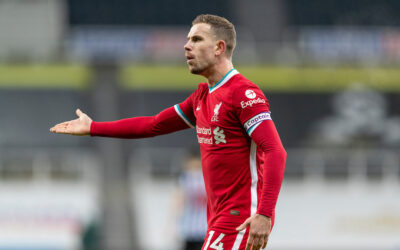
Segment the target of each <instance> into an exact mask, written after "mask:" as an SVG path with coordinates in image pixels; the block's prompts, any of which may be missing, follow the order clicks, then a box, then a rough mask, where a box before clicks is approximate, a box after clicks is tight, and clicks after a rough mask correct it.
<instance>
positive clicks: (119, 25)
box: [0, 0, 400, 250]
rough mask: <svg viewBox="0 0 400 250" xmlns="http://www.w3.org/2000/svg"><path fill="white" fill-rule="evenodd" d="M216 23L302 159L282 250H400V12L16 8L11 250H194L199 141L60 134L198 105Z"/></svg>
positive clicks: (187, 136) (2, 122) (67, 0)
mask: <svg viewBox="0 0 400 250" xmlns="http://www.w3.org/2000/svg"><path fill="white" fill-rule="evenodd" d="M201 13H211V14H218V15H221V16H224V17H227V18H228V19H229V20H231V21H232V22H233V23H234V24H235V25H236V27H237V33H238V46H237V48H236V51H235V55H234V58H233V60H234V64H235V68H236V69H237V70H238V71H239V72H241V73H242V74H244V75H245V76H246V77H247V78H249V79H250V80H252V81H253V82H255V83H256V84H258V85H259V86H260V87H261V88H262V89H263V90H264V92H265V94H266V96H267V98H268V99H269V101H270V106H271V111H272V118H273V120H274V122H275V124H276V126H277V128H278V131H279V133H280V136H281V139H282V141H283V144H284V146H285V148H286V150H287V152H288V160H287V165H286V173H285V180H284V183H283V186H282V190H281V195H280V198H279V200H278V205H277V211H276V214H277V220H276V224H275V227H274V231H273V233H272V235H271V237H270V241H269V249H273V250H275V249H276V250H283V249H289V250H290V249H315V250H319V249H335V250H336V249H363V250H364V249H374V250H377V249H380V250H381V249H397V250H398V249H400V71H399V66H400V15H399V13H400V1H396V0H380V1H378V0H349V1H344V0H335V1H334V0H325V1H318V0H252V1H244V0H229V1H228V0H225V1H223V0H202V1H186V0H165V1H160V0H147V1H138V0H115V1H109V0H0V117H1V118H0V180H1V181H0V249H38V250H39V249H40V250H44V249H51V250H53V249H57V250H58V249H68V250H69V249H72V250H75V249H107V250H108V249H111V250H120V249H121V250H124V249H139V250H158V249H160V250H161V249H163V250H165V249H167V250H168V249H169V250H175V249H181V248H182V246H183V244H184V242H185V241H186V240H187V239H186V238H185V237H186V235H185V234H184V233H182V216H183V215H182V214H181V213H180V211H183V210H184V209H182V205H184V202H182V200H181V199H180V198H179V197H182V195H181V194H182V192H184V191H187V190H189V188H187V187H186V188H185V186H183V188H182V185H180V184H181V183H182V181H181V180H182V179H184V178H183V177H182V176H183V175H184V174H183V173H184V170H185V169H187V168H186V167H187V164H188V162H193V161H192V160H191V159H192V157H193V155H194V154H193V152H198V145H197V142H196V136H195V131H193V130H185V131H181V132H178V133H175V134H172V135H165V136H161V137H157V138H152V139H141V140H119V139H105V138H89V137H72V136H65V135H55V134H51V133H50V132H49V128H50V127H51V126H53V125H54V124H56V123H59V122H62V121H65V120H70V119H75V117H76V116H75V110H76V108H81V109H82V110H83V111H84V112H86V113H87V114H89V116H91V118H92V119H94V120H96V121H106V120H115V119H120V118H126V117H131V116H143V115H154V114H156V113H158V112H159V111H161V110H162V109H164V108H167V107H170V106H172V105H174V104H176V103H179V102H181V101H183V100H184V99H185V98H186V97H187V96H188V95H189V94H190V93H191V92H192V91H193V90H195V89H196V88H197V84H198V83H199V82H201V81H204V80H203V79H202V78H201V77H198V76H193V75H191V74H190V73H189V72H188V70H187V67H186V63H185V58H184V50H183V45H184V43H185V41H186V36H187V33H188V31H189V29H190V27H191V21H192V20H193V19H194V17H195V16H197V15H198V14H201ZM191 164H192V163H191ZM185 166H186V167H185ZM199 185H201V184H199ZM185 189H187V190H185ZM199 197H200V195H199ZM198 201H199V204H201V198H199V199H198ZM203 205H204V204H203ZM196 214H197V213H196ZM199 216H201V215H199ZM194 220H195V219H194ZM196 224H197V225H201V223H198V222H196ZM198 231H199V232H200V234H201V228H200V229H199V230H198ZM185 232H188V230H185Z"/></svg>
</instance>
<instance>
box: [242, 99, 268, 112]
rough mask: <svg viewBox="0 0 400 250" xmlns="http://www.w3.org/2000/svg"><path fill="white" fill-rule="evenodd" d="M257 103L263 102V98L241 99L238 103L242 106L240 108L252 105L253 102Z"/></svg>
mask: <svg viewBox="0 0 400 250" xmlns="http://www.w3.org/2000/svg"><path fill="white" fill-rule="evenodd" d="M258 103H265V100H264V99H261V98H257V99H254V100H248V101H247V102H245V101H242V102H241V103H240V105H241V106H242V109H244V108H246V107H249V106H250V107H252V106H253V105H254V104H258Z"/></svg>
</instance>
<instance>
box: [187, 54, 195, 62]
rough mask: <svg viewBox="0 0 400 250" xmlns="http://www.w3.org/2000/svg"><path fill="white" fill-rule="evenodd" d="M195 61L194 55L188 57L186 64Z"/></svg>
mask: <svg viewBox="0 0 400 250" xmlns="http://www.w3.org/2000/svg"><path fill="white" fill-rule="evenodd" d="M193 59H194V56H193V55H186V62H188V63H189V62H190V61H191V60H193Z"/></svg>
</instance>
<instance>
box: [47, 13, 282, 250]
mask: <svg viewBox="0 0 400 250" xmlns="http://www.w3.org/2000/svg"><path fill="white" fill-rule="evenodd" d="M192 24H193V25H192V28H191V29H190V31H189V34H188V37H187V43H186V44H185V46H184V49H185V55H186V59H187V64H188V66H189V70H190V72H191V73H193V74H198V75H202V76H204V77H205V78H206V80H207V83H201V84H199V86H198V89H197V90H196V91H195V92H193V93H192V94H191V95H190V96H189V97H188V98H187V99H186V100H185V101H184V102H182V103H179V104H177V105H175V106H173V107H170V108H168V109H165V110H163V111H162V112H160V113H159V114H157V115H155V116H152V117H134V118H128V119H123V120H119V121H113V122H94V121H92V120H91V119H90V118H89V117H88V116H87V115H86V114H84V113H82V112H81V111H80V110H79V109H78V110H77V112H76V113H77V115H78V116H79V118H78V119H76V120H72V121H68V122H64V123H60V124H58V125H56V126H54V127H53V128H51V129H50V131H52V132H55V133H64V134H73V135H92V136H107V137H118V138H143V137H151V136H156V135H161V134H166V133H171V132H174V131H178V130H182V129H186V128H188V127H191V128H194V127H195V128H196V132H197V138H198V142H199V143H200V148H201V156H202V157H201V158H202V170H203V177H204V182H205V187H206V192H207V223H208V229H207V235H206V238H205V240H204V244H203V248H202V249H203V250H207V249H218V250H223V249H246V250H247V249H253V250H257V249H260V248H265V247H266V245H267V242H268V236H269V234H270V231H271V229H272V226H273V223H274V217H275V205H276V201H277V198H278V194H279V191H280V187H281V183H282V178H283V172H284V167H285V161H286V152H285V150H284V148H283V146H282V143H281V141H280V138H279V135H278V133H277V131H276V128H275V125H274V123H273V122H272V120H271V116H270V112H269V104H268V101H267V99H266V98H265V96H264V94H263V93H262V92H261V90H260V89H259V88H258V87H257V86H256V85H255V84H253V83H252V82H250V81H249V80H247V79H246V78H244V77H243V76H242V75H241V74H239V72H237V71H236V70H235V69H234V68H233V64H232V53H233V50H234V48H235V45H236V32H235V28H234V26H233V24H231V23H230V22H229V21H228V20H226V19H225V18H222V17H218V16H214V15H199V16H198V17H196V18H195V19H194V21H193V23H192Z"/></svg>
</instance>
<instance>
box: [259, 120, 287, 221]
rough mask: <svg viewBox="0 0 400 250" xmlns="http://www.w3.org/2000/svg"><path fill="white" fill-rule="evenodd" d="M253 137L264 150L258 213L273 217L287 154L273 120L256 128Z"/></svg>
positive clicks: (264, 122)
mask: <svg viewBox="0 0 400 250" xmlns="http://www.w3.org/2000/svg"><path fill="white" fill-rule="evenodd" d="M251 137H252V139H253V140H254V142H255V143H256V144H257V146H258V147H260V148H261V150H262V151H263V152H264V170H263V185H262V192H261V199H260V200H259V202H258V207H257V213H258V214H262V215H265V216H268V217H273V216H274V214H275V206H276V202H277V200H278V195H279V192H280V189H281V185H282V180H283V174H284V171H285V163H286V155H287V154H286V151H285V149H284V148H283V145H282V142H281V139H280V138H279V135H278V132H277V130H276V128H275V124H274V122H273V121H272V120H268V121H263V122H262V123H261V124H260V125H259V126H258V127H257V128H256V129H255V130H254V132H253V133H252V135H251Z"/></svg>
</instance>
